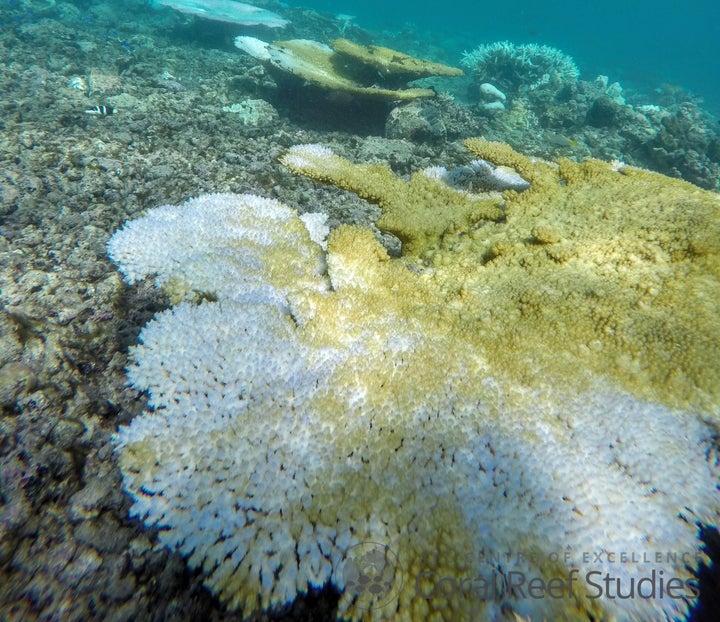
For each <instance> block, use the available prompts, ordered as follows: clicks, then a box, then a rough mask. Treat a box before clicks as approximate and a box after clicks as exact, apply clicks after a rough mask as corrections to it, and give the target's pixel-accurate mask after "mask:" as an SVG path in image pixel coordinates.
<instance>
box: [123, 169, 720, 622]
mask: <svg viewBox="0 0 720 622" xmlns="http://www.w3.org/2000/svg"><path fill="white" fill-rule="evenodd" d="M328 157H330V156H328ZM314 237H315V238H316V240H317V239H322V235H320V236H314ZM328 247H329V248H328V251H327V253H326V254H325V253H323V252H322V251H321V249H320V246H318V243H317V241H313V240H312V239H311V236H310V235H309V234H308V232H307V230H306V228H305V226H304V225H303V223H302V222H301V220H300V219H299V218H298V217H297V216H296V215H295V214H294V213H293V211H292V210H290V209H289V208H286V207H284V206H282V205H281V204H279V203H277V202H275V201H271V200H268V199H259V198H257V197H250V196H247V195H244V196H241V197H237V196H234V195H210V196H206V197H200V198H198V199H194V200H192V201H190V202H188V203H187V204H186V205H185V206H182V207H174V208H173V207H170V206H166V207H163V208H159V209H158V210H152V211H151V212H150V213H149V214H148V215H147V216H146V217H144V218H142V219H139V220H138V221H134V222H132V223H129V224H128V225H126V226H125V228H124V229H123V230H121V231H120V232H118V233H117V234H116V235H115V236H114V237H113V239H112V241H111V242H110V245H109V248H110V253H111V255H112V257H113V258H114V259H115V260H116V261H117V262H118V263H119V264H120V266H121V269H122V271H123V273H124V274H125V275H126V276H127V277H128V278H129V279H131V280H133V279H134V280H136V279H138V278H140V277H141V276H143V275H147V274H150V273H157V275H158V276H157V279H156V282H157V283H158V284H160V285H163V284H165V285H166V286H167V284H168V283H171V282H172V281H174V280H182V281H183V283H184V286H185V288H186V289H188V290H201V291H204V292H206V293H207V294H211V295H210V296H208V297H209V298H211V299H212V300H210V301H208V300H205V301H204V302H202V303H201V304H199V305H194V304H190V303H188V302H183V303H181V304H179V305H177V306H176V307H175V308H173V309H171V310H168V311H165V312H163V313H161V314H159V315H158V316H157V317H156V318H155V319H154V320H153V321H152V322H151V323H150V324H148V326H146V327H145V329H143V331H142V333H141V345H139V346H137V347H136V348H134V350H133V351H132V361H133V362H132V365H131V367H130V370H129V378H130V380H131V382H132V384H133V386H135V387H136V388H137V389H140V390H145V391H148V393H149V396H150V402H149V403H150V407H151V408H152V410H151V411H149V412H147V413H145V414H143V415H142V416H140V417H137V418H136V419H134V420H133V421H132V423H131V424H130V425H129V426H126V427H122V428H121V429H120V430H119V432H118V434H117V435H116V438H115V442H116V446H117V452H118V455H119V462H120V466H121V468H122V471H123V478H124V486H125V489H126V490H127V491H128V492H129V493H130V494H131V495H132V497H133V501H134V503H133V506H132V513H133V515H135V516H138V517H139V518H141V519H142V520H144V521H145V522H146V523H147V524H149V525H157V526H158V527H161V529H160V531H159V537H160V539H161V541H162V542H163V543H164V544H166V545H167V546H169V547H172V548H174V549H176V550H178V551H179V552H180V553H182V554H183V555H185V556H187V558H188V563H189V564H190V565H191V566H192V567H199V568H202V569H203V572H204V574H205V577H206V579H205V580H206V583H207V585H208V586H209V587H210V588H211V589H212V590H213V591H214V592H216V593H217V594H219V595H220V597H221V598H222V599H223V600H225V601H227V602H228V604H229V606H230V607H231V608H242V610H243V613H244V614H246V615H247V614H250V613H251V612H253V611H256V610H258V609H260V608H267V607H271V606H281V605H283V604H285V603H288V602H290V601H292V600H293V599H294V598H295V597H296V595H297V594H298V593H302V592H304V591H306V590H308V589H309V588H311V587H314V586H322V585H325V584H327V583H331V584H334V585H336V586H337V587H338V588H339V589H340V590H344V593H343V596H342V598H341V601H340V605H339V615H340V616H342V617H349V618H355V619H360V618H363V619H382V618H385V619H397V620H410V619H414V620H426V619H431V618H432V619H438V620H440V619H442V620H453V621H454V620H469V619H480V620H489V621H492V620H501V619H507V618H506V615H507V613H508V611H509V612H514V613H515V614H516V617H522V618H525V617H531V618H532V619H538V620H542V619H548V620H551V619H552V620H560V619H562V620H576V619H577V620H581V619H582V620H587V619H588V615H589V612H592V613H593V615H596V616H597V617H598V618H602V619H616V620H618V621H619V622H622V621H629V620H659V619H669V618H673V617H681V616H683V615H684V614H685V612H686V602H692V601H693V598H694V596H693V592H692V588H693V587H694V586H693V583H692V575H691V574H690V573H689V569H688V567H690V568H692V567H694V566H695V565H696V563H697V560H698V559H702V555H701V553H700V552H699V548H698V541H697V527H696V523H697V522H710V521H713V520H714V519H715V518H716V517H717V513H718V510H720V500H719V499H718V490H717V482H718V469H717V456H716V450H715V446H714V438H715V436H716V434H717V431H716V430H715V429H714V427H713V426H712V425H711V424H710V423H708V422H707V421H706V420H704V419H703V418H702V417H699V416H697V414H696V413H692V412H676V411H672V410H669V409H668V408H665V407H663V406H660V405H657V404H650V403H645V402H642V401H640V400H638V399H637V398H635V397H633V396H631V395H629V394H627V393H624V392H622V391H620V390H619V389H617V388H616V387H609V386H606V385H605V384H603V382H601V381H599V380H598V382H597V383H596V384H595V386H594V388H592V389H591V390H586V391H584V392H582V393H581V394H572V390H566V388H565V387H556V386H546V387H545V388H543V389H542V390H532V391H531V390H529V389H527V388H524V387H523V386H519V385H518V384H517V383H514V382H509V381H508V380H507V379H503V378H502V377H496V376H494V375H493V374H492V373H491V367H490V364H489V362H488V361H486V360H484V359H483V358H482V357H481V356H480V355H479V354H478V352H477V350H476V349H475V348H473V347H472V346H471V345H470V344H468V343H466V342H465V341H464V340H463V339H462V338H458V335H456V334H452V333H450V332H448V331H447V330H446V329H445V328H444V326H443V323H442V321H441V320H440V319H439V318H441V317H442V313H445V312H446V307H447V305H448V302H447V300H446V299H445V294H442V295H441V297H440V299H439V301H437V300H435V299H433V297H432V296H431V295H430V292H431V289H430V287H429V285H430V283H431V281H432V277H431V276H429V275H418V274H415V273H413V272H411V271H409V270H406V269H405V268H404V267H403V266H398V265H395V264H391V262H390V261H389V258H388V257H387V255H385V254H383V252H382V249H381V247H379V245H377V244H376V243H375V242H374V241H373V238H372V235H370V234H369V233H368V232H363V231H361V230H359V229H358V228H351V227H348V228H345V229H341V230H339V231H338V232H336V234H335V235H334V237H333V236H331V239H330V241H329V244H328ZM324 256H326V257H327V262H325V261H323V257H324ZM326 264H327V266H328V273H329V274H328V275H326V274H325V273H324V271H323V267H324V266H325V265H326ZM388 275H391V276H393V277H394V278H395V281H393V280H392V279H386V278H384V277H387V276H388ZM328 280H329V285H328ZM388 282H395V283H396V287H397V291H394V290H393V289H392V288H390V289H388V286H387V283H388ZM408 283H409V285H408ZM369 284H374V285H375V287H369ZM248 290H251V291H260V292H261V295H254V296H248V295H247V292H248ZM428 305H430V306H431V308H433V309H435V306H434V305H437V309H436V313H430V314H427V315H423V314H414V313H412V312H410V311H411V310H412V309H419V308H420V307H421V306H428ZM489 330H491V327H490V328H489ZM361 542H370V543H377V544H378V546H381V547H387V548H389V549H390V550H391V551H393V552H394V553H395V554H396V558H393V559H396V560H397V568H396V569H395V570H396V571H395V572H393V573H390V574H389V575H388V576H389V579H388V581H389V584H383V586H381V587H382V588H383V589H382V590H380V592H377V593H376V592H372V593H371V592H370V591H369V590H363V589H360V588H358V583H357V582H354V581H353V577H354V576H355V575H353V573H352V572H348V562H349V561H350V562H352V557H351V555H352V551H353V550H354V547H355V545H358V544H359V543H361ZM507 552H510V554H511V557H510V558H505V557H501V556H502V555H503V554H506V553H507ZM648 552H651V555H652V557H651V559H650V561H648V560H647V558H646V557H644V555H645V554H647V553H648ZM655 552H660V553H661V556H660V557H659V558H658V557H655ZM673 552H674V553H675V555H676V556H675V557H674V558H673V557H668V556H667V555H666V554H668V553H673ZM678 553H679V554H680V555H681V557H679V558H678V557H677V554H678ZM683 553H689V554H691V555H694V556H696V557H692V558H691V559H690V560H689V563H688V560H687V558H683V557H682V554H683ZM610 554H612V557H611V556H610ZM621 554H624V555H630V556H631V557H630V559H629V560H628V559H626V560H624V561H622V562H620V555H621ZM638 556H639V557H638ZM386 558H387V557H384V558H383V559H386ZM573 569H577V571H578V573H577V575H575V574H573ZM350 570H352V568H350ZM653 571H654V572H655V575H654V576H664V577H665V580H666V581H667V580H668V579H670V578H677V579H678V581H680V585H681V587H680V588H678V590H677V592H678V593H679V592H680V591H681V592H682V595H683V597H684V598H680V599H675V598H674V597H673V596H672V595H670V594H668V592H667V590H666V591H665V592H664V593H662V594H659V593H657V594H656V595H655V596H654V597H653V598H636V599H617V598H613V597H612V595H611V594H608V593H606V592H605V590H604V588H603V591H602V593H597V590H596V588H594V587H593V585H594V584H598V585H600V586H603V583H602V580H603V577H604V576H606V575H607V576H609V577H611V578H612V581H613V583H612V585H613V589H615V587H614V586H615V585H616V583H615V581H619V582H621V584H622V590H623V591H624V592H625V591H626V590H627V589H629V584H630V581H634V582H636V581H638V580H639V579H640V578H642V577H650V576H651V573H652V572H653ZM594 572H596V573H598V574H597V575H588V573H594ZM384 576H385V574H383V577H384ZM573 577H575V578H574V579H573ZM533 579H535V580H536V582H535V585H536V586H537V585H540V583H542V585H547V583H548V581H549V580H551V579H552V580H556V581H557V580H560V581H563V580H564V581H565V583H564V584H563V585H564V590H567V589H568V587H569V588H570V590H571V591H572V594H573V596H572V598H565V597H564V596H563V597H561V598H557V597H554V596H551V595H549V594H548V593H547V592H546V593H545V597H544V598H531V597H528V582H529V581H530V580H533ZM538 581H539V582H540V583H538ZM481 584H484V585H490V584H492V585H499V586H500V591H499V592H495V593H493V594H490V595H489V597H488V595H487V593H486V594H485V596H483V593H482V590H481V588H480V585H481ZM556 584H557V583H556ZM463 585H465V586H466V587H467V586H468V585H469V586H470V588H472V589H468V590H464V591H463V588H462V587H461V586H463ZM453 586H454V587H453ZM458 586H460V587H458ZM511 586H512V587H513V589H510V587H511ZM449 588H452V589H453V590H455V591H454V592H452V593H451V592H449V591H448V589H449ZM383 590H384V591H383ZM523 594H524V596H523Z"/></svg>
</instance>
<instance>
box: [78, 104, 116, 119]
mask: <svg viewBox="0 0 720 622" xmlns="http://www.w3.org/2000/svg"><path fill="white" fill-rule="evenodd" d="M85 114H97V115H100V116H101V117H106V116H108V115H111V114H115V108H112V107H111V106H93V107H92V108H88V109H87V110H86V111H85Z"/></svg>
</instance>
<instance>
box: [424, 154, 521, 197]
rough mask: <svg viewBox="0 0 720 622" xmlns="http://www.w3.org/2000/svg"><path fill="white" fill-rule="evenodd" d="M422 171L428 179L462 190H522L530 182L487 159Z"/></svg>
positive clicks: (432, 167) (433, 167)
mask: <svg viewBox="0 0 720 622" xmlns="http://www.w3.org/2000/svg"><path fill="white" fill-rule="evenodd" d="M423 173H425V175H427V176H428V177H430V179H434V180H436V181H442V182H443V183H445V184H447V185H448V186H450V187H452V188H456V189H457V190H463V191H476V192H488V191H497V192H504V191H505V190H515V191H516V192H522V191H523V190H527V189H528V188H529V187H530V183H529V182H528V181H527V180H526V179H523V177H522V176H521V175H519V174H518V172H517V171H513V170H512V169H509V168H507V167H505V166H494V165H493V164H491V163H490V162H488V161H487V160H473V161H472V162H470V164H469V165H468V166H456V167H455V168H453V169H450V170H447V169H446V168H445V167H444V166H431V167H428V168H426V169H424V170H423Z"/></svg>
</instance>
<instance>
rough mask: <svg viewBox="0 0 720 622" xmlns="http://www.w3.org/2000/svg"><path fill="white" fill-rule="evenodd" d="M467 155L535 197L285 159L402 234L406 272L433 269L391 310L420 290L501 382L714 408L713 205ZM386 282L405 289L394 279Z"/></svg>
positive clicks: (627, 176)
mask: <svg viewBox="0 0 720 622" xmlns="http://www.w3.org/2000/svg"><path fill="white" fill-rule="evenodd" d="M466 146H467V148H468V149H469V150H470V151H471V152H472V153H473V154H474V155H475V156H477V157H478V158H483V159H486V160H490V161H492V162H493V163H495V164H499V165H505V166H510V167H513V168H514V169H515V170H517V171H518V172H519V173H520V174H521V175H522V176H523V177H525V178H526V179H527V180H528V181H530V182H531V184H532V186H531V188H530V189H529V190H527V191H525V192H522V193H516V192H507V193H506V194H505V196H504V200H503V201H500V200H498V199H492V198H489V199H488V198H485V199H482V198H478V197H472V196H471V195H469V194H466V193H461V192H458V191H456V190H453V189H451V188H448V187H446V186H444V185H443V184H441V183H440V182H437V181H435V180H432V179H429V178H428V177H427V176H424V175H423V174H422V173H416V174H415V175H414V176H413V177H412V178H411V179H410V181H409V182H405V181H402V180H400V179H397V178H395V177H394V176H392V174H391V172H390V171H389V169H387V168H384V167H382V166H380V165H373V166H372V167H369V166H365V165H353V164H351V163H350V162H347V161H344V163H343V161H342V158H339V157H338V156H335V155H322V156H320V158H326V160H327V162H328V165H325V164H324V163H322V162H319V161H318V162H316V166H313V165H312V164H311V165H309V166H305V167H303V166H302V165H301V166H295V165H294V163H293V162H294V159H293V158H292V157H288V156H286V157H285V158H284V161H285V163H286V164H287V165H288V166H289V167H290V168H291V169H293V170H295V171H296V172H299V173H302V174H305V175H308V176H310V177H312V178H314V179H317V180H319V181H323V182H325V183H333V184H335V185H338V186H339V187H342V188H347V189H351V190H354V191H356V192H357V193H358V194H359V195H360V196H362V197H363V198H366V199H368V200H371V201H375V202H377V203H378V204H379V205H380V207H381V208H382V210H383V215H382V217H381V218H380V220H379V221H378V226H379V227H380V228H381V229H384V230H387V231H390V232H392V233H395V234H396V235H398V237H400V239H401V240H402V241H403V243H404V247H403V254H404V256H405V260H406V261H409V260H410V259H411V258H415V259H417V260H418V261H419V262H420V263H422V264H426V265H429V266H431V267H432V270H425V273H426V274H425V275H424V276H421V277H416V276H415V275H414V274H413V273H410V272H408V274H407V275H406V277H405V278H404V279H402V280H404V281H406V282H408V281H409V282H410V283H407V284H406V286H405V289H406V291H405V292H404V293H403V294H402V295H399V296H397V300H398V302H399V303H400V301H402V304H407V301H408V300H412V299H413V296H412V295H411V292H413V291H415V292H416V291H419V290H426V291H427V292H428V294H427V295H428V297H429V298H430V299H432V300H433V304H431V305H429V306H426V303H425V302H423V306H424V307H425V308H427V309H430V308H433V307H437V309H435V310H433V311H432V312H433V313H437V314H440V315H441V316H442V317H443V322H444V323H445V324H446V325H447V326H454V327H455V328H454V329H452V330H456V331H458V332H459V334H462V335H463V339H464V340H466V341H467V342H468V343H472V344H474V347H475V348H477V350H478V352H482V353H483V356H484V357H486V358H487V360H488V361H490V362H491V364H492V366H493V367H494V369H495V370H496V372H497V373H503V374H508V375H510V376H513V377H515V378H516V379H518V380H519V381H521V382H527V383H530V384H532V383H533V381H534V379H538V378H540V379H543V381H544V380H545V378H546V376H547V375H548V374H550V375H552V376H554V377H556V378H557V379H558V381H560V380H562V382H569V379H574V380H575V381H576V382H578V383H580V384H578V388H579V387H581V386H584V385H583V382H584V380H586V379H587V378H588V375H587V372H588V370H591V371H592V372H594V373H596V374H599V375H601V376H605V377H610V378H612V379H613V380H614V381H616V382H618V383H620V384H621V385H622V386H623V387H625V388H626V389H627V390H630V391H632V392H633V393H634V394H635V395H637V396H638V397H642V398H644V399H650V400H659V401H661V402H663V403H665V404H668V405H671V406H682V407H688V406H693V407H698V408H701V409H709V410H713V409H714V408H715V407H717V406H718V404H720V286H719V283H720V243H719V242H718V241H719V240H720V199H719V198H718V196H717V195H715V194H713V193H710V192H707V191H703V190H700V189H698V188H696V187H695V186H692V185H691V184H688V183H686V182H682V181H678V180H672V179H669V178H667V177H664V176H661V175H658V174H654V173H650V172H646V171H642V170H638V169H633V168H630V167H621V168H620V169H619V170H615V169H614V168H613V167H612V166H611V165H610V164H607V163H604V162H600V161H597V160H588V161H585V162H583V163H575V162H571V161H569V160H561V161H559V162H558V163H547V162H540V161H533V160H531V159H530V158H527V157H525V156H522V155H520V154H518V153H516V152H514V151H513V150H512V149H510V147H508V146H507V145H503V144H499V143H488V142H483V141H480V140H477V139H471V140H468V141H467V142H466ZM308 157H309V156H308ZM309 160H312V158H311V157H309ZM331 161H332V164H331V165H330V162H331ZM501 204H502V207H503V210H501ZM342 236H343V234H342V233H339V234H336V236H335V237H336V240H337V241H336V242H335V244H336V245H339V244H340V241H339V240H341V239H342ZM393 283H394V287H395V288H398V287H400V285H399V284H398V279H397V274H394V276H393ZM384 304H389V302H388V300H386V301H385V302H384ZM403 313H409V314H410V315H411V316H412V317H417V316H418V314H421V313H422V310H420V309H417V310H410V309H406V310H404V311H403ZM448 330H451V329H448Z"/></svg>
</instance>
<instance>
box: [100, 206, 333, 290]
mask: <svg viewBox="0 0 720 622" xmlns="http://www.w3.org/2000/svg"><path fill="white" fill-rule="evenodd" d="M306 218H308V219H309V220H308V222H310V223H312V228H313V235H315V236H316V239H320V236H321V235H322V232H321V229H320V228H319V227H321V225H320V220H322V217H320V220H317V219H315V220H314V219H313V217H308V216H306ZM307 236H308V230H307V228H306V227H304V226H303V223H302V221H298V219H297V216H296V215H295V212H293V211H292V210H291V209H290V208H288V207H286V206H285V205H283V204H281V203H279V202H278V201H274V200H272V199H263V198H261V197H256V196H254V195H250V194H244V195H233V194H208V195H203V196H201V197H198V198H196V199H190V200H189V201H187V202H186V203H185V204H184V205H183V206H182V208H178V207H176V206H172V205H164V206H162V207H157V208H155V209H152V210H150V211H149V212H148V214H147V215H146V216H145V217H143V218H141V219H138V220H135V221H132V222H129V223H127V224H126V225H125V226H124V227H123V229H121V230H120V231H118V232H117V233H116V234H115V235H114V236H113V237H112V238H111V240H110V242H109V243H108V254H109V256H110V258H111V259H112V260H113V261H115V262H116V263H118V264H119V265H120V270H121V272H122V273H123V274H124V275H125V279H126V280H127V281H128V283H131V284H132V283H134V282H135V281H137V280H139V279H142V278H144V277H146V276H150V275H156V279H155V282H156V284H157V285H158V287H165V288H166V289H169V290H170V293H171V294H172V296H173V297H174V298H176V299H181V298H184V297H187V296H193V295H203V294H205V293H207V292H217V291H222V292H230V291H232V292H234V295H235V297H236V298H238V299H239V298H242V299H247V300H262V301H268V300H270V301H274V302H277V301H278V300H281V299H282V296H283V294H284V290H277V289H276V288H269V287H268V285H267V277H268V276H269V275H268V270H269V269H270V268H269V267H268V266H267V265H266V263H265V252H266V251H267V250H268V249H269V248H270V247H272V249H273V251H276V249H277V248H279V247H282V246H285V247H286V249H287V255H286V262H287V268H288V270H289V271H290V272H292V275H293V276H292V278H289V279H288V281H289V282H288V284H287V285H288V286H292V287H297V286H298V285H299V284H301V283H303V284H304V285H305V286H308V287H314V286H315V285H314V284H315V279H316V278H317V275H318V274H320V273H321V272H322V271H323V270H324V258H323V256H322V253H321V251H320V249H319V248H315V247H312V246H309V247H303V246H301V245H300V246H296V243H297V239H298V238H301V239H302V238H303V237H305V238H307ZM308 252H309V253H310V254H309V255H308V254H306V253H308ZM298 253H299V254H298Z"/></svg>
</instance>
